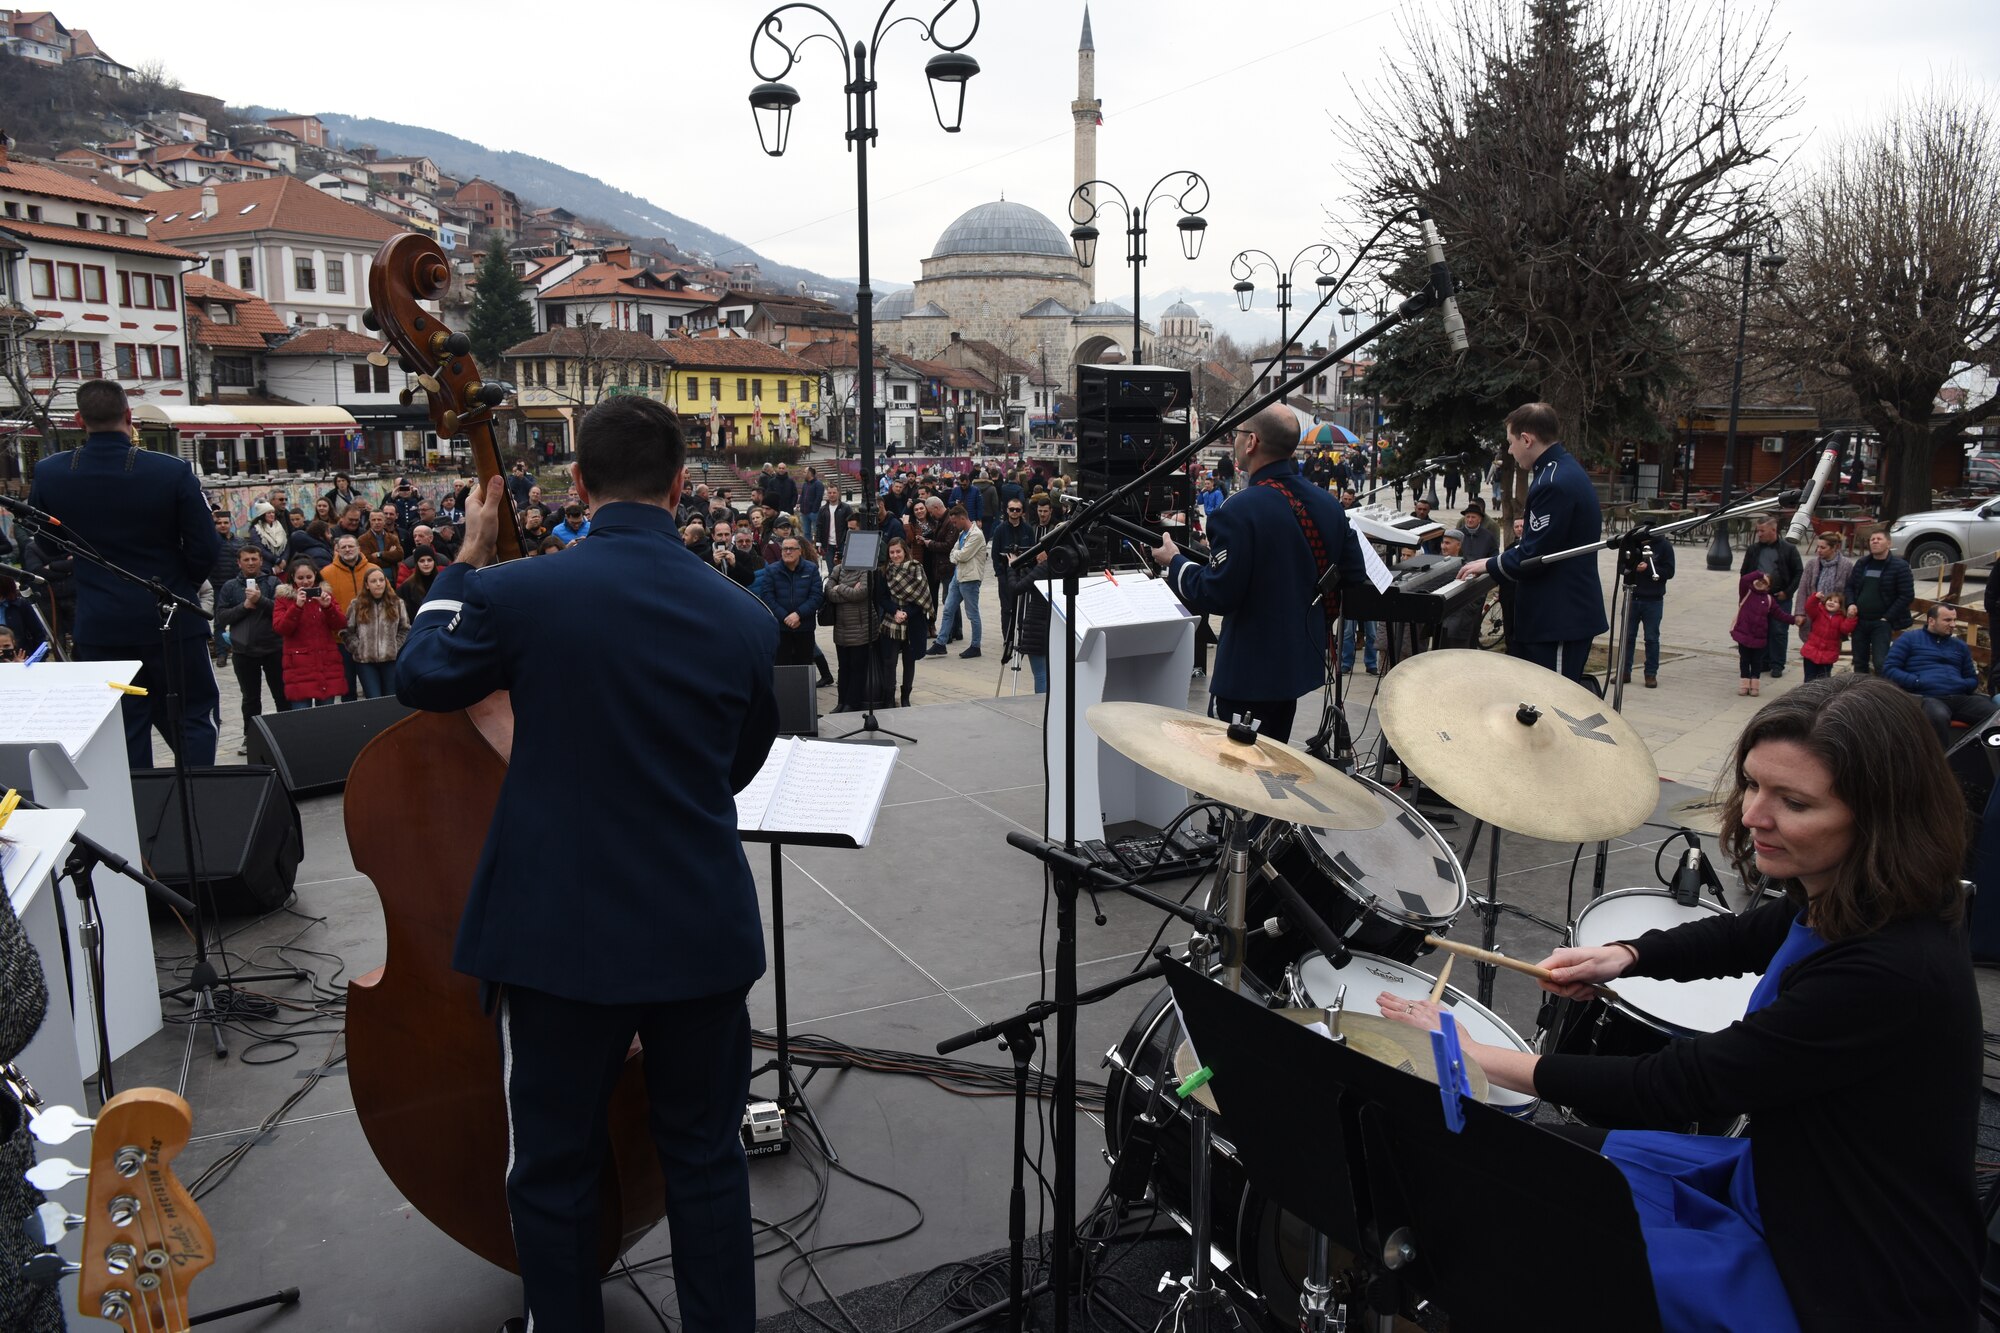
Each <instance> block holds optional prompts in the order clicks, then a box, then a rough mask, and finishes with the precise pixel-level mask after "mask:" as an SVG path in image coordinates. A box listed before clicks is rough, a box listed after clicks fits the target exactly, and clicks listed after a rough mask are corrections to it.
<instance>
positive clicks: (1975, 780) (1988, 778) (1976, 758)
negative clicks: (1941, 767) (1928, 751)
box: [1944, 713, 2000, 815]
mask: <svg viewBox="0 0 2000 1333" xmlns="http://www.w3.org/2000/svg"><path fill="white" fill-rule="evenodd" d="M1944 757H1945V762H1946V763H1948V764H1950V765H1951V773H1952V776H1953V777H1955V778H1957V779H1958V785H1959V789H1960V790H1961V791H1963V792H1964V793H1965V808H1966V809H1968V810H1970V811H1971V812H1972V813H1973V814H1975V815H1977V814H1980V813H1981V812H1983V811H1984V810H1985V809H1986V800H1987V798H1988V797H1989V796H1991V795H1992V794H1993V783H1994V780H1995V778H1996V777H2000V713H1995V714H1993V716H1991V717H1989V718H1987V719H1986V720H1985V721H1984V722H1982V723H1980V724H1979V725H1978V726H1976V727H1973V728H1972V729H1971V730H1969V731H1967V732H1966V733H1965V734H1964V735H1962V736H1960V737H1959V738H1958V740H1957V741H1956V742H1954V743H1953V745H1952V747H1951V748H1950V749H1949V750H1946V751H1945V754H1944Z"/></svg>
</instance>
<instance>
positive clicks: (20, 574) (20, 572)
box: [0, 565, 48, 588]
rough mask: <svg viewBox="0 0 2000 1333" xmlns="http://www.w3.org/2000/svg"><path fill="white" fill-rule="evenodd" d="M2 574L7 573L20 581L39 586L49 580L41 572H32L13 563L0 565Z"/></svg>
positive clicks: (11, 577) (9, 576)
mask: <svg viewBox="0 0 2000 1333" xmlns="http://www.w3.org/2000/svg"><path fill="white" fill-rule="evenodd" d="M0 574H5V575H6V576H7V577H8V578H10V579H13V580H15V581H16V582H18V583H32V584H34V585H35V586H36V587H38V588H39V587H41V586H42V585H43V584H45V583H47V582H48V580H47V579H45V578H43V577H42V576H41V575H40V574H35V573H31V572H30V571H28V570H25V569H18V568H16V567H15V566H13V565H0Z"/></svg>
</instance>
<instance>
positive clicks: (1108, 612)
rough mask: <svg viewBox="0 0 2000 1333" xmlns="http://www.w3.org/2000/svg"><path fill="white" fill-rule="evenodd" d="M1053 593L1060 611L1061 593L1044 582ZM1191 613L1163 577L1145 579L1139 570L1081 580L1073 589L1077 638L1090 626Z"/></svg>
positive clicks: (1182, 616)
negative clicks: (1115, 577)
mask: <svg viewBox="0 0 2000 1333" xmlns="http://www.w3.org/2000/svg"><path fill="white" fill-rule="evenodd" d="M1048 587H1049V590H1050V591H1051V592H1052V593H1053V594H1054V595H1053V597H1052V602H1053V609H1054V610H1055V612H1056V613H1057V614H1061V611H1062V594H1061V593H1060V592H1059V591H1056V590H1055V585H1054V584H1049V585H1048ZM1193 617H1194V613H1193V612H1192V611H1190V610H1188V609H1187V608H1186V607H1185V606H1182V605H1181V600H1180V598H1178V597H1176V596H1174V590H1173V588H1172V586H1171V585H1169V584H1168V583H1167V581H1166V580H1165V579H1149V578H1147V577H1146V576H1145V575H1143V574H1138V573H1133V574H1128V575H1125V576H1124V577H1122V578H1120V579H1119V580H1118V582H1116V583H1113V582H1111V581H1110V580H1109V579H1098V580H1096V581H1094V582H1089V583H1084V584H1082V585H1080V586H1079V587H1078V588H1077V590H1076V626H1075V631H1076V634H1077V636H1078V637H1079V638H1080V637H1082V635H1083V634H1084V633H1085V632H1087V631H1089V630H1093V629H1113V628H1116V627H1117V626H1120V625H1157V624H1160V623H1161V622H1162V621H1175V620H1191V619H1193Z"/></svg>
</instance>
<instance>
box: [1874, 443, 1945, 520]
mask: <svg viewBox="0 0 2000 1333" xmlns="http://www.w3.org/2000/svg"><path fill="white" fill-rule="evenodd" d="M1882 442H1883V445H1884V446H1885V447H1886V449H1887V451H1888V452H1887V455H1886V457H1885V458H1884V460H1883V463H1884V466H1883V468H1882V521H1883V522H1884V523H1889V522H1893V521H1894V520H1896V519H1898V518H1900V517H1902V516H1903V515H1904V514H1915V513H1919V512H1921V511H1923V510H1925V509H1929V508H1930V507H1931V457H1932V454H1933V453H1934V451H1935V450H1936V447H1937V442H1936V440H1935V439H1933V438H1932V435H1931V431H1930V427H1928V426H1919V425H1915V424H1913V423H1912V422H1911V421H1910V420H1909V418H1907V417H1906V418H1905V419H1904V420H1903V421H1902V422H1899V423H1898V424H1897V425H1896V427H1895V428H1894V431H1893V433H1885V434H1884V435H1883V437H1882Z"/></svg>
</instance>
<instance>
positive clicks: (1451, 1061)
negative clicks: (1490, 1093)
mask: <svg viewBox="0 0 2000 1333" xmlns="http://www.w3.org/2000/svg"><path fill="white" fill-rule="evenodd" d="M1438 1017H1439V1019H1440V1020H1441V1022H1440V1025H1439V1028H1438V1030H1437V1031H1436V1032H1433V1033H1431V1059H1433V1060H1434V1061H1436V1062H1437V1076H1438V1095H1439V1096H1440V1097H1442V1098H1443V1099H1444V1124H1445V1128H1446V1129H1449V1130H1450V1131H1451V1132H1452V1133H1454V1134H1460V1133H1463V1132H1464V1130H1465V1108H1464V1107H1463V1106H1462V1105H1460V1103H1459V1099H1460V1098H1461V1097H1465V1098H1469V1097H1471V1096H1472V1080H1471V1079H1470V1078H1468V1077H1466V1073H1465V1055H1464V1053H1463V1052H1462V1051H1460V1050H1459V1047H1458V1024H1457V1023H1456V1022H1454V1021H1453V1020H1452V1016H1451V1015H1450V1014H1440V1015H1438Z"/></svg>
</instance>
